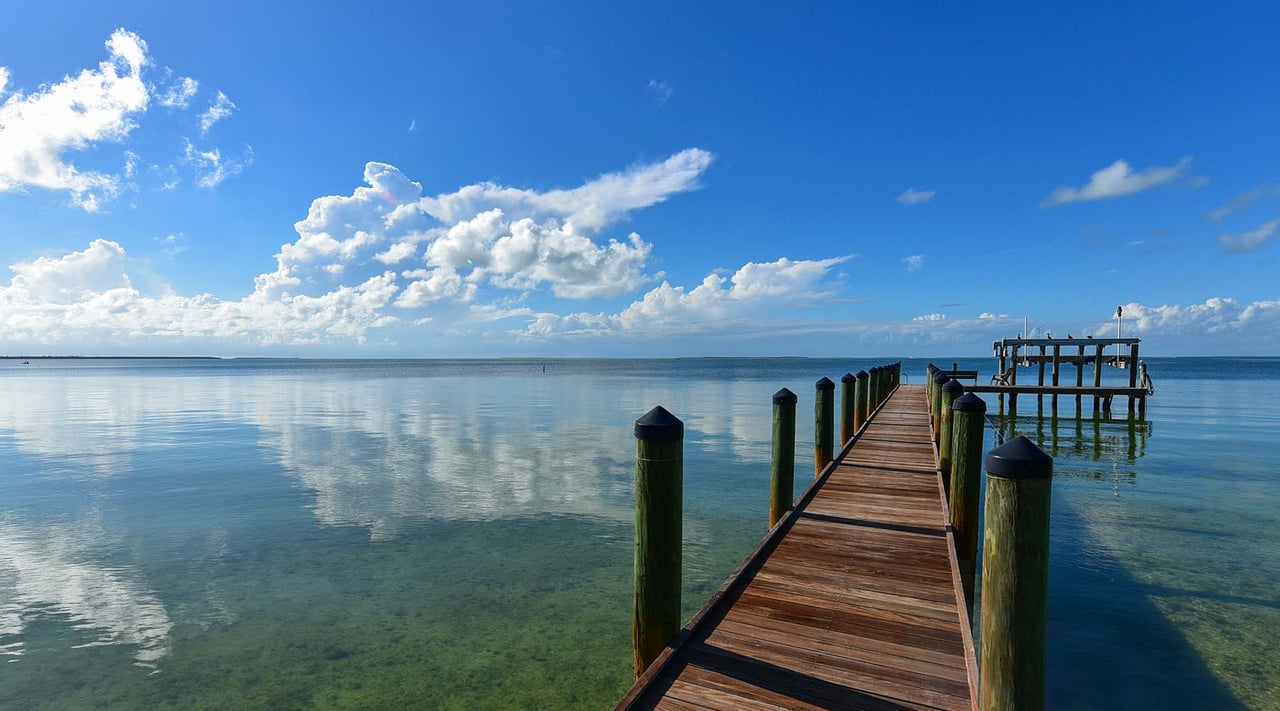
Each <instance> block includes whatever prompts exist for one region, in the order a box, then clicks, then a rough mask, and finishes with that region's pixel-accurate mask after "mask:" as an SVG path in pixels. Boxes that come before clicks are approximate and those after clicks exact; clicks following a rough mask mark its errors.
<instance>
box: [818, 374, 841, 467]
mask: <svg viewBox="0 0 1280 711" xmlns="http://www.w3.org/2000/svg"><path fill="white" fill-rule="evenodd" d="M835 396H836V384H835V383H833V382H831V378H828V377H826V376H825V375H824V376H823V377H822V379H821V380H819V381H818V382H817V383H814V398H813V476H814V478H817V476H818V475H819V474H821V473H822V470H823V469H826V468H827V465H828V464H830V463H831V459H832V457H834V456H835V451H834V450H835V415H836V407H835Z"/></svg>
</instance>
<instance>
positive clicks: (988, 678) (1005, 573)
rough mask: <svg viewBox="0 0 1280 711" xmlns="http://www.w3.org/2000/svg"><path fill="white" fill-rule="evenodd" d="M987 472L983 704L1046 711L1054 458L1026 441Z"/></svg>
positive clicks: (997, 710)
mask: <svg viewBox="0 0 1280 711" xmlns="http://www.w3.org/2000/svg"><path fill="white" fill-rule="evenodd" d="M986 469H987V503H986V509H985V526H986V531H985V533H984V535H983V539H982V546H983V550H982V618H981V619H982V624H981V627H982V659H981V664H980V665H979V668H980V669H981V683H980V689H981V691H980V703H979V707H980V708H982V709H985V710H986V711H1015V710H1016V711H1025V710H1028V709H1030V710H1035V709H1043V708H1044V703H1045V643H1046V639H1047V634H1046V610H1047V605H1048V599H1049V595H1048V592H1049V503H1050V490H1051V488H1052V483H1053V459H1052V458H1050V457H1049V455H1047V454H1045V453H1044V452H1042V451H1040V448H1039V447H1037V446H1036V445H1035V444H1033V443H1032V442H1031V440H1029V439H1027V438H1026V437H1022V436H1018V437H1015V438H1013V439H1011V440H1009V441H1008V442H1006V443H1005V444H1003V445H1002V446H1000V447H998V448H996V449H993V450H992V451H991V452H990V453H988V454H987V458H986Z"/></svg>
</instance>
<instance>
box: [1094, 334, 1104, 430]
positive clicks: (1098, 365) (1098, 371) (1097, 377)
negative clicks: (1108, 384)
mask: <svg viewBox="0 0 1280 711" xmlns="http://www.w3.org/2000/svg"><path fill="white" fill-rule="evenodd" d="M1102 349H1103V346H1101V345H1099V346H1098V354H1097V355H1096V356H1094V358H1093V387H1095V388H1100V387H1102ZM1093 415H1094V417H1097V416H1098V396H1097V395H1094V396H1093Z"/></svg>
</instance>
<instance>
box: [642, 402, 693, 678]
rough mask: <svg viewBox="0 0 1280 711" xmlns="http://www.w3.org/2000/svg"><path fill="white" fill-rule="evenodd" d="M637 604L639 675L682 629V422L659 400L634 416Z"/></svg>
mask: <svg viewBox="0 0 1280 711" xmlns="http://www.w3.org/2000/svg"><path fill="white" fill-rule="evenodd" d="M635 437H636V531H635V565H634V570H635V606H634V608H633V611H632V615H631V648H632V669H633V671H634V672H635V675H636V677H637V678H638V677H639V676H640V675H641V674H643V673H644V670H645V669H647V668H648V667H649V665H650V664H651V663H652V662H653V660H654V659H657V658H658V655H659V654H661V653H662V649H663V647H665V646H666V644H667V642H669V641H671V639H672V638H674V637H675V636H676V634H678V633H679V632H680V565H681V550H680V546H681V541H682V538H683V532H682V528H681V526H682V523H683V516H684V501H683V499H684V423H683V422H681V421H680V420H679V419H678V418H677V417H676V416H675V415H672V414H671V413H670V412H667V410H666V409H665V408H663V407H662V406H661V405H659V406H658V407H655V408H653V409H652V410H650V411H649V412H648V413H646V414H645V416H644V417H641V418H640V419H638V420H636V424H635Z"/></svg>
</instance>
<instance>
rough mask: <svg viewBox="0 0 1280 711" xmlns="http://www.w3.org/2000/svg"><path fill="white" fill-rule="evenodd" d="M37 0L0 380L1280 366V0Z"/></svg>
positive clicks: (19, 49)
mask: <svg viewBox="0 0 1280 711" xmlns="http://www.w3.org/2000/svg"><path fill="white" fill-rule="evenodd" d="M272 5H273V4H271V3H261V2H258V3H223V4H217V6H216V7H213V6H211V7H205V8H199V9H194V10H193V9H189V8H181V9H178V8H170V7H160V8H157V7H153V6H150V4H142V3H138V4H132V3H94V4H74V3H59V4H57V5H56V6H55V5H54V4H52V3H18V4H17V5H16V6H13V5H10V6H7V8H6V10H5V11H4V19H3V21H2V22H0V67H3V69H2V70H0V265H5V266H8V267H9V272H8V273H4V272H0V351H3V352H10V353H19V352H20V353H76V354H100V353H139V354H187V353H202V354H204V353H207V354H217V355H254V354H264V355H298V356H315V357H327V356H371V357H375V356H378V357H380V356H423V357H430V356H501V355H827V354H835V353H845V354H850V355H887V356H905V355H949V354H956V355H966V354H972V355H983V354H986V353H987V352H989V351H988V348H989V344H990V341H991V340H992V339H993V338H998V337H1001V336H1011V335H1014V334H1015V333H1017V332H1018V331H1021V330H1022V317H1023V316H1027V317H1029V318H1030V320H1031V324H1032V326H1033V327H1034V328H1035V329H1036V330H1037V332H1044V331H1051V332H1053V333H1056V334H1059V335H1062V334H1066V333H1074V334H1076V335H1081V334H1087V333H1095V332H1097V333H1109V332H1111V331H1112V330H1113V328H1114V327H1113V326H1112V324H1111V321H1110V318H1111V316H1112V314H1113V313H1114V311H1115V308H1116V306H1117V305H1124V306H1125V312H1126V314H1128V315H1129V316H1130V318H1129V319H1127V325H1128V327H1129V329H1131V330H1130V332H1134V333H1138V334H1139V335H1141V336H1143V338H1144V339H1146V341H1147V342H1148V343H1149V345H1148V347H1147V348H1146V349H1144V352H1149V353H1151V354H1152V355H1179V354H1269V355H1275V354H1280V338H1278V337H1277V336H1276V335H1275V334H1276V333H1277V332H1278V329H1277V327H1280V293H1278V292H1277V287H1276V277H1277V276H1280V262H1278V261H1277V252H1278V250H1280V245H1278V244H1277V242H1280V150H1277V147H1278V146H1280V144H1278V143H1277V140H1276V131H1275V125H1276V117H1277V115H1280V111H1278V110H1277V109H1280V94H1278V93H1277V92H1276V91H1274V87H1276V86H1277V85H1280V81H1278V80H1280V49H1277V45H1276V43H1275V41H1274V37H1275V36H1276V34H1277V30H1278V29H1280V8H1277V7H1275V6H1273V5H1270V4H1263V3H1252V4H1236V3H1217V4H1215V5H1213V6H1212V7H1204V6H1191V5H1187V6H1185V7H1183V6H1176V5H1170V6H1161V8H1160V10H1159V12H1156V11H1153V10H1150V9H1149V8H1147V7H1145V6H1135V7H1133V8H1127V9H1126V8H1116V7H1112V6H1110V5H1106V6H1098V7H1096V8H1089V7H1084V8H1081V7H1071V8H1069V9H1068V8H1066V7H1064V6H1039V5H1037V6H1031V5H1029V4H1008V5H986V6H983V7H982V8H978V9H975V8H969V7H966V8H963V9H961V8H952V7H951V6H949V5H942V6H915V7H908V6H905V5H902V4H893V5H892V6H890V5H889V4H878V5H875V6H871V5H869V4H868V5H867V6H855V5H854V4H836V3H830V4H825V5H821V4H800V3H791V4H787V5H786V6H776V7H772V8H768V7H742V6H741V5H742V4H740V3H734V4H720V5H716V4H711V3H678V4H669V5H646V6H644V7H634V8H630V7H625V8H624V7H609V5H612V4H609V3H572V4H560V5H556V6H552V7H538V8H530V7H528V6H526V5H525V4H507V3H484V4H460V3H448V4H438V5H425V4H418V3H414V4H405V5H395V4H381V5H378V6H368V7H356V6H349V5H341V6H339V5H327V4H314V5H308V6H307V9H306V10H305V12H304V11H301V10H300V9H299V7H300V6H291V7H272Z"/></svg>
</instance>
